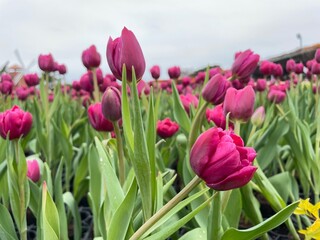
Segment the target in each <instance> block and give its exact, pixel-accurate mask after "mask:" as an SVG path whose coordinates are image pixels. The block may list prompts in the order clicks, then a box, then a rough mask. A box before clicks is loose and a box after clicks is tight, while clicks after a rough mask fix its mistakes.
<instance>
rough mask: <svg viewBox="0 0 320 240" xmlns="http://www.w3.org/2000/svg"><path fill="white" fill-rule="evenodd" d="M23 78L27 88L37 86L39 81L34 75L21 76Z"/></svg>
mask: <svg viewBox="0 0 320 240" xmlns="http://www.w3.org/2000/svg"><path fill="white" fill-rule="evenodd" d="M23 78H24V80H25V82H26V84H27V85H28V86H29V87H31V86H37V85H38V84H39V82H40V79H39V77H38V75H37V74H36V73H30V74H26V75H24V76H23Z"/></svg>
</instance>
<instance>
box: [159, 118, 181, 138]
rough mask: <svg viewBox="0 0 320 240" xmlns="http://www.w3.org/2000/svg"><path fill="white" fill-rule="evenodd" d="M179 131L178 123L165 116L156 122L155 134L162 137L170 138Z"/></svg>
mask: <svg viewBox="0 0 320 240" xmlns="http://www.w3.org/2000/svg"><path fill="white" fill-rule="evenodd" d="M178 131H179V125H178V124H177V123H176V122H173V121H171V120H170V118H165V119H163V120H159V121H158V123H157V134H158V135H159V136H160V137H162V138H170V137H172V136H173V135H174V134H175V133H176V132H178Z"/></svg>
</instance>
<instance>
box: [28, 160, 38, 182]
mask: <svg viewBox="0 0 320 240" xmlns="http://www.w3.org/2000/svg"><path fill="white" fill-rule="evenodd" d="M27 168H28V171H27V177H28V178H30V180H32V181H33V182H38V181H39V179H40V167H39V163H38V161H37V160H27Z"/></svg>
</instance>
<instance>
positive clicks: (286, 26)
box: [0, 0, 320, 81]
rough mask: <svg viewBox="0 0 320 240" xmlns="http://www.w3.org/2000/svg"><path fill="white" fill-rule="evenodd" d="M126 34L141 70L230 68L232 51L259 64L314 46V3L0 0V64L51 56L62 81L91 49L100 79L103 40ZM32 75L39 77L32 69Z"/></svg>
mask: <svg viewBox="0 0 320 240" xmlns="http://www.w3.org/2000/svg"><path fill="white" fill-rule="evenodd" d="M123 26H126V27H127V28H128V29H130V30H132V31H133V32H134V33H135V35H136V37H137V39H138V41H139V42H140V45H141V48H142V50H143V52H144V55H145V59H146V63H147V69H146V73H145V75H144V79H146V80H148V79H150V78H151V76H150V74H149V69H150V67H151V66H153V65H154V64H158V65H160V67H161V76H162V78H167V77H168V75H167V68H168V67H170V66H172V65H180V66H181V67H182V68H183V69H188V70H197V69H199V68H203V67H205V66H207V65H208V64H211V65H212V64H219V65H221V66H223V67H230V66H231V64H232V61H233V56H234V53H235V52H236V51H239V50H245V49H248V48H250V49H252V50H253V51H254V52H256V53H258V54H260V56H261V58H262V59H265V58H268V57H272V56H275V55H278V54H281V53H284V52H287V51H291V50H293V49H296V48H297V47H299V40H298V39H297V37H296V34H297V33H300V34H301V35H302V39H303V45H304V46H308V45H312V44H314V43H319V42H320V28H319V27H320V1H319V0H291V1H289V0H286V1H281V0H246V1H245V0H243V1H240V0H211V1H209V0H178V1H173V0H171V1H169V0H155V1H153V0H149V1H148V0H131V1H130V0H113V1H109V0H54V1H45V0H0V30H1V34H0V66H1V65H2V64H3V63H5V62H6V61H10V63H12V64H13V63H17V62H18V61H17V58H16V56H15V54H14V50H15V49H18V50H19V52H20V54H21V57H22V59H23V61H24V62H25V64H26V65H28V63H29V62H30V61H31V60H32V59H35V60H37V58H38V55H39V54H40V53H43V54H46V53H49V52H50V53H52V54H53V56H54V58H55V59H56V60H57V61H58V62H59V63H65V64H66V65H67V67H68V74H67V79H68V81H72V80H75V79H79V78H80V76H81V75H82V73H83V72H84V71H85V68H84V67H83V65H82V63H81V53H82V51H83V50H84V49H86V48H88V47H89V46H90V45H91V44H95V45H96V46H97V49H98V51H99V52H100V54H101V56H102V64H101V68H102V70H103V71H104V72H105V73H106V72H109V67H108V66H107V64H106V57H105V52H106V44H107V41H108V38H109V36H112V38H116V37H118V36H120V34H121V30H122V28H123ZM31 71H32V72H39V69H38V67H37V65H35V66H34V67H33V68H32V69H31Z"/></svg>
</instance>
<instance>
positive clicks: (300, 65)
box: [295, 63, 304, 74]
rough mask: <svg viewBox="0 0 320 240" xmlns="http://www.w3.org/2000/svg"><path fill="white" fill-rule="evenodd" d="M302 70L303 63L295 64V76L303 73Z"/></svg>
mask: <svg viewBox="0 0 320 240" xmlns="http://www.w3.org/2000/svg"><path fill="white" fill-rule="evenodd" d="M303 68H304V65H303V63H297V64H296V68H295V73H296V74H301V73H303Z"/></svg>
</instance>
